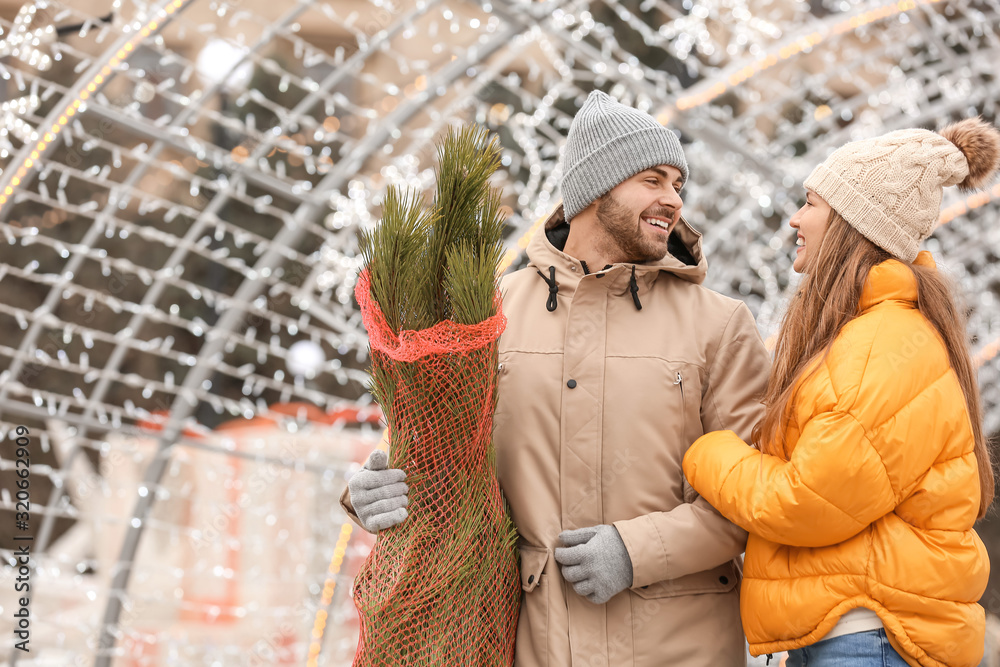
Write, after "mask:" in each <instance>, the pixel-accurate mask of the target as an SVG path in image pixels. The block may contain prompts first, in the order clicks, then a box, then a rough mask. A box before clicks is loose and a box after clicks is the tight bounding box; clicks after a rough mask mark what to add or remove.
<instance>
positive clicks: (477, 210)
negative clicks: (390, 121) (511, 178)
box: [361, 126, 504, 333]
mask: <svg viewBox="0 0 1000 667" xmlns="http://www.w3.org/2000/svg"><path fill="white" fill-rule="evenodd" d="M438 159H439V165H438V169H437V191H436V195H435V198H434V204H433V206H432V208H431V210H429V211H426V210H424V209H423V208H422V206H421V197H420V195H419V193H416V192H403V191H400V190H397V189H396V188H389V191H388V192H387V193H386V198H385V202H384V204H383V211H382V221H381V223H380V224H379V225H377V226H376V227H375V229H374V230H373V231H371V232H365V233H362V237H361V253H362V257H363V259H364V261H365V264H366V266H367V267H368V271H369V275H370V277H371V283H372V295H373V297H374V298H375V301H376V302H377V303H378V304H379V306H380V308H381V309H382V312H383V314H384V315H385V318H386V322H387V323H388V324H389V326H390V327H391V328H392V329H393V331H395V332H397V333H398V332H399V331H401V330H403V329H411V330H419V329H426V328H428V327H431V326H434V325H435V324H437V323H438V322H442V321H444V320H453V321H456V322H459V323H461V324H474V323H477V322H481V321H483V320H484V319H486V318H488V317H490V316H491V315H493V314H495V312H496V310H495V306H494V303H493V297H494V293H495V290H496V269H497V266H498V265H499V262H500V258H501V256H502V252H503V241H502V233H503V224H504V216H503V213H502V212H501V200H500V197H501V192H500V191H499V190H498V189H496V188H492V187H490V185H489V181H490V178H491V177H492V176H493V174H494V173H495V172H496V170H497V168H498V167H499V166H500V146H499V143H498V141H497V139H496V137H490V135H489V132H488V131H487V130H486V129H485V128H482V127H478V126H466V127H463V128H461V129H459V130H455V129H451V130H450V131H449V132H448V135H447V136H446V137H445V138H444V140H443V141H442V142H441V143H440V145H439V146H438Z"/></svg>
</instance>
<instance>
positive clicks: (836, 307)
mask: <svg viewBox="0 0 1000 667" xmlns="http://www.w3.org/2000/svg"><path fill="white" fill-rule="evenodd" d="M891 258H892V255H891V254H889V253H888V252H886V251H885V250H882V249H881V248H879V247H878V246H876V245H875V244H874V243H872V242H871V241H869V240H868V239H866V238H865V237H864V236H862V235H861V233H860V232H858V231H857V230H856V229H854V227H852V226H851V225H849V224H847V223H846V222H845V221H844V219H843V218H841V217H840V215H839V214H838V213H837V212H836V211H834V212H833V213H832V214H831V216H830V221H829V225H828V227H827V231H826V235H825V237H824V238H823V242H822V244H821V246H820V252H819V255H818V256H817V257H816V258H815V259H814V260H813V261H811V262H810V263H809V266H808V267H807V271H808V274H807V275H806V277H805V278H804V279H803V280H802V283H801V285H800V286H799V288H798V290H797V291H796V293H795V295H794V296H793V297H792V300H791V303H790V304H789V306H788V312H787V313H786V314H785V317H784V319H783V320H782V324H781V330H780V332H779V333H778V341H777V345H776V347H775V355H774V365H773V367H772V369H771V375H770V377H769V378H768V382H767V389H766V391H765V392H764V399H763V402H764V405H765V412H764V418H763V420H761V422H760V423H758V424H757V426H756V427H755V428H754V431H753V441H754V443H755V444H756V445H757V447H758V448H760V450H761V451H763V452H764V453H767V454H774V455H776V456H781V457H783V458H787V456H788V453H787V452H786V451H785V426H786V425H787V419H788V418H789V415H790V414H791V411H792V407H793V405H794V400H795V390H796V388H797V386H798V385H799V381H800V379H801V378H804V377H806V376H808V375H811V374H812V373H814V372H815V371H816V370H818V368H819V366H820V365H821V363H822V360H823V359H824V358H825V357H826V355H827V354H828V353H829V351H830V348H831V347H832V346H833V341H834V339H835V338H836V337H837V334H839V333H840V331H841V329H843V328H844V326H845V325H846V324H847V323H848V322H850V321H851V320H853V319H854V318H855V317H857V316H858V315H859V314H860V313H859V307H860V304H861V293H862V291H863V290H864V286H865V282H866V280H867V279H868V274H869V273H870V272H871V270H872V269H873V268H874V267H875V266H877V265H879V264H881V263H882V262H884V261H886V260H888V259H891ZM909 268H910V270H911V271H912V272H913V275H914V277H915V278H916V280H917V295H918V296H917V308H918V309H919V310H920V312H921V314H922V315H923V316H924V317H925V318H927V320H928V321H929V322H930V323H931V325H933V327H934V329H935V330H937V332H938V334H939V335H940V336H941V339H942V341H943V342H944V345H945V347H946V348H947V349H948V357H949V359H950V361H951V366H952V368H953V369H954V370H955V374H956V375H957V376H958V381H959V384H960V385H961V387H962V392H963V393H964V394H965V404H966V407H967V408H968V411H969V418H970V420H971V421H972V435H973V437H974V439H975V453H976V460H977V462H978V465H979V487H980V489H979V492H980V505H979V518H982V517H983V516H984V515H985V514H986V511H987V509H989V506H990V504H991V503H992V502H993V485H994V479H993V466H992V463H991V461H990V450H989V442H988V441H987V438H986V436H985V435H984V434H983V408H982V404H981V402H980V398H979V385H978V383H977V381H976V370H975V367H974V366H973V364H972V358H971V355H970V354H969V345H968V338H967V336H966V331H965V317H964V316H963V315H962V314H961V313H959V309H958V308H957V306H956V299H955V296H954V295H955V291H954V290H953V287H952V285H951V281H950V280H948V279H947V278H946V277H945V276H944V275H942V274H941V272H939V271H938V270H936V269H933V268H928V267H923V266H918V265H915V264H911V265H909Z"/></svg>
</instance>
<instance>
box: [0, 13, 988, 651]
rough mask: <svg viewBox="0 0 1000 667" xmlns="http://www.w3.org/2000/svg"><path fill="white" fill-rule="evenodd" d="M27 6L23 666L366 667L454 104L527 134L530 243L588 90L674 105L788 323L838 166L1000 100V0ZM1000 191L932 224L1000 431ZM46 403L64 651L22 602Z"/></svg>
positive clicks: (759, 307)
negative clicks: (392, 340) (376, 492)
mask: <svg viewBox="0 0 1000 667" xmlns="http://www.w3.org/2000/svg"><path fill="white" fill-rule="evenodd" d="M0 26H2V29H3V33H2V35H0V114H2V116H3V119H2V122H0V169H2V173H0V233H2V238H0V430H2V431H3V433H4V435H5V440H4V444H3V445H2V446H0V508H2V511H0V549H2V551H0V553H2V555H3V560H4V561H5V564H4V566H3V568H2V569H0V607H2V610H0V663H3V662H4V661H7V664H11V665H13V664H19V665H91V664H96V665H98V666H102V665H111V664H114V665H122V666H130V667H131V666H138V665H213V666H214V665H220V666H228V665H292V664H296V665H300V664H310V665H330V666H333V665H338V666H339V665H347V664H349V663H350V659H351V656H352V655H353V650H354V646H355V643H356V637H357V625H356V623H357V621H356V615H355V614H354V611H353V606H352V603H351V601H350V598H349V588H350V583H351V578H352V574H353V572H355V571H356V570H357V567H358V565H359V563H360V562H361V559H363V558H364V556H365V554H366V553H367V551H368V550H369V549H370V546H371V541H370V538H368V537H367V536H365V535H363V534H361V532H360V531H355V530H352V527H351V525H350V524H349V523H348V522H347V521H346V519H345V517H344V516H343V515H342V513H341V512H340V510H339V507H338V505H337V498H338V497H339V494H340V492H341V490H342V489H343V486H344V484H345V480H346V476H347V475H348V474H349V473H350V472H351V471H352V470H353V469H356V468H357V466H358V462H359V461H362V460H363V459H364V457H365V456H366V455H367V452H368V451H369V450H370V449H371V448H372V447H373V446H374V444H375V443H376V442H377V441H378V439H379V430H380V429H379V425H378V420H379V413H378V411H377V409H376V408H375V407H374V406H372V405H371V400H370V397H369V396H368V394H367V391H366V375H365V371H364V369H365V367H366V364H367V356H366V355H367V340H366V336H365V332H364V330H363V329H362V327H361V323H360V317H359V314H358V312H357V309H356V304H355V303H354V301H353V296H352V295H353V288H354V284H355V280H356V276H357V272H358V256H357V232H358V230H359V229H361V228H365V227H367V226H370V225H372V224H374V222H375V221H376V220H377V219H378V216H379V202H380V200H381V197H382V196H383V194H384V192H385V188H386V187H387V186H388V185H390V184H402V185H409V186H412V187H415V188H427V187H428V186H429V185H430V184H431V183H432V182H433V178H434V173H433V168H434V160H435V153H434V139H435V138H436V137H438V136H439V135H440V134H441V132H442V131H443V130H444V129H445V128H447V127H448V126H449V125H451V124H455V123H464V122H477V123H480V124H483V125H485V126H486V127H488V128H490V129H491V130H492V131H494V132H496V133H497V134H498V135H499V137H500V139H501V142H502V145H503V149H504V154H503V169H502V171H501V173H500V174H499V175H498V179H497V185H499V186H501V187H502V188H503V189H504V192H505V203H506V206H507V212H508V213H509V218H508V233H507V247H508V254H507V257H506V260H505V261H506V264H507V265H509V266H512V267H516V266H519V265H521V264H523V262H524V257H523V249H524V247H525V246H526V245H527V240H528V239H529V238H530V236H531V234H533V233H535V231H536V230H537V227H538V223H539V221H540V219H541V218H542V217H543V216H544V215H545V214H546V213H547V212H548V211H550V210H551V209H552V208H553V207H554V206H555V205H556V204H557V203H558V197H559V193H558V188H557V184H558V182H559V178H560V173H559V167H558V156H559V150H560V147H561V145H562V143H563V140H564V138H565V135H566V132H567V130H568V128H569V125H570V121H571V119H572V117H573V115H574V114H575V112H576V111H577V110H578V109H579V107H580V105H581V104H582V102H583V100H584V99H585V98H586V95H587V93H588V92H589V91H590V90H592V89H595V88H599V89H602V90H605V91H607V92H609V93H611V94H612V95H614V96H616V97H618V98H619V99H621V100H622V101H625V102H628V103H630V104H634V105H636V106H638V107H639V108H641V109H644V110H647V111H649V112H650V113H652V114H653V115H654V116H656V117H657V118H658V119H660V120H661V122H663V123H665V124H667V125H669V126H670V127H672V128H674V129H675V130H677V131H678V133H679V134H680V136H681V140H682V142H683V143H684V145H685V148H686V150H687V154H688V158H689V160H690V163H691V174H692V176H691V181H690V183H689V185H688V186H687V187H686V188H685V191H684V199H685V211H686V215H687V217H688V218H689V219H690V220H691V221H692V223H693V224H694V225H695V226H696V227H698V228H700V229H701V230H702V231H703V232H704V233H705V239H706V241H705V243H706V250H707V253H708V256H709V266H710V269H709V279H708V282H709V285H710V286H711V287H713V288H715V289H717V290H719V291H721V292H724V293H726V294H729V295H732V296H735V297H738V298H740V299H743V300H744V301H745V302H746V303H747V304H748V305H749V306H750V308H751V310H752V311H753V312H754V314H755V315H756V316H757V317H758V322H759V326H760V329H761V332H762V334H763V335H764V336H765V338H769V337H770V336H772V335H773V333H774V332H775V330H776V328H777V324H778V318H779V317H780V315H781V312H782V308H783V304H784V302H785V298H786V296H787V294H788V293H789V289H790V287H793V286H794V284H793V283H794V276H793V274H792V273H791V271H790V267H791V262H792V258H793V251H794V234H793V233H791V230H790V229H789V228H788V227H787V221H788V218H789V217H790V215H791V213H792V212H793V211H794V210H795V209H796V208H798V206H799V205H800V203H801V201H802V198H803V191H802V188H801V182H802V179H803V178H804V177H805V176H806V175H807V174H808V173H809V171H810V170H811V169H812V167H813V166H814V165H815V164H816V163H818V162H819V161H821V160H822V159H823V158H824V157H825V156H826V155H827V154H828V153H829V151H831V150H832V149H834V148H835V147H837V146H839V145H841V144H842V143H844V142H846V141H849V140H853V139H858V138H862V137H867V136H872V135H876V134H880V133H883V132H886V131H889V130H893V129H897V128H901V127H909V126H922V127H928V128H936V127H939V126H940V125H942V124H944V123H946V122H947V121H949V120H954V119H958V118H961V117H964V116H968V115H975V114H982V115H983V116H984V117H985V118H987V119H988V120H991V121H994V122H996V121H997V117H996V113H997V111H996V110H997V102H998V99H1000V78H998V75H997V71H998V70H997V65H996V63H997V62H998V58H1000V2H997V0H990V1H979V0H938V1H935V0H899V1H897V2H884V1H873V2H863V1H857V0H801V1H799V0H699V1H696V0H553V1H549V2H536V3H528V2H519V1H516V0H487V1H485V2H474V1H471V0H419V1H417V2H414V1H413V0H315V1H313V0H279V1H271V2H267V1H265V0H232V1H225V0H156V1H149V2H146V1H145V0H66V1H65V2H63V3H60V2H55V1H52V0H27V2H24V1H23V0H0ZM998 202H1000V186H995V187H993V188H992V189H991V190H989V191H987V192H984V193H979V194H975V195H972V196H960V195H959V194H958V193H957V192H949V193H947V199H946V201H945V204H944V210H943V213H942V216H941V220H940V226H939V228H938V229H937V231H936V232H935V234H934V236H933V237H932V238H931V239H930V240H929V241H928V243H927V247H928V248H929V249H930V250H932V251H933V252H934V254H935V256H936V258H937V259H938V261H939V263H940V265H942V267H943V268H944V269H946V270H947V271H949V272H950V273H951V274H952V275H954V276H955V277H956V278H957V280H958V281H959V284H960V285H961V288H962V290H963V292H964V296H965V298H966V300H967V306H968V312H969V318H970V319H969V333H970V335H971V336H972V341H973V350H974V353H975V359H976V363H977V365H978V366H979V373H980V382H981V386H982V389H983V396H984V401H985V404H986V414H987V427H988V429H989V430H990V432H992V433H994V434H997V433H998V432H1000V382H998V372H1000V361H998V360H997V359H996V355H997V352H998V351H1000V264H998V262H997V254H998V253H1000V224H998V213H1000V204H998ZM18 425H24V426H26V427H27V428H29V429H30V432H31V436H30V437H31V442H32V444H31V468H30V470H31V478H30V479H31V487H30V489H31V502H32V516H31V527H30V533H31V534H32V535H34V541H33V546H32V553H33V558H34V559H33V562H32V580H31V584H32V602H31V609H32V612H33V614H34V617H33V622H32V643H31V649H32V652H31V653H30V654H22V653H20V652H19V651H16V650H14V649H13V647H12V644H13V634H12V631H11V630H12V628H11V618H12V613H13V611H14V605H15V604H16V601H15V598H14V587H13V577H14V576H15V574H14V569H13V567H12V566H11V565H10V559H11V550H12V549H13V548H14V545H15V541H14V540H13V537H14V536H15V533H18V530H17V529H16V528H15V522H14V514H13V510H14V509H15V502H16V499H15V494H14V489H15V486H14V480H15V479H16V477H15V476H14V470H15V464H14V462H13V461H12V458H13V449H14V448H13V437H14V436H13V434H12V429H13V428H15V427H16V426H18ZM981 532H982V534H983V536H984V539H985V540H986V541H987V544H988V546H989V547H990V549H991V553H992V554H994V555H1000V531H998V529H997V525H996V523H995V522H991V521H990V520H987V521H986V522H984V523H983V525H982V526H981ZM994 582H996V578H994V580H993V582H991V588H990V590H989V591H988V593H987V595H986V596H985V598H984V599H983V604H984V606H985V607H986V609H987V610H988V612H990V613H991V614H1000V585H997V584H996V583H994ZM992 627H993V625H992V621H991V628H992ZM991 632H992V631H991ZM988 660H991V661H992V662H988V663H987V664H991V665H995V664H998V660H997V659H996V657H993V658H988Z"/></svg>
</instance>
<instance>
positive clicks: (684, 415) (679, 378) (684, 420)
mask: <svg viewBox="0 0 1000 667" xmlns="http://www.w3.org/2000/svg"><path fill="white" fill-rule="evenodd" d="M674 384H675V385H677V386H678V387H680V390H681V433H682V434H686V433H687V405H686V404H685V403H684V377H683V376H682V375H681V372H680V371H677V379H676V380H674Z"/></svg>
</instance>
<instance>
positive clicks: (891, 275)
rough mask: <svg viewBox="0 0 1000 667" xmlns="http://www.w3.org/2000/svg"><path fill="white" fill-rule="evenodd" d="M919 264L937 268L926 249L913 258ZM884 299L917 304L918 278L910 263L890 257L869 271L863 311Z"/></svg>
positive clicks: (863, 294)
mask: <svg viewBox="0 0 1000 667" xmlns="http://www.w3.org/2000/svg"><path fill="white" fill-rule="evenodd" d="M913 263H914V264H916V265H917V266H925V267H927V268H931V269H933V268H936V267H937V264H935V262H934V258H933V257H931V254H930V253H929V252H927V251H926V250H924V251H922V252H920V254H918V255H917V258H916V259H915V260H913ZM884 301H903V302H906V303H910V304H912V305H913V306H916V304H917V278H916V276H914V275H913V271H911V270H910V267H909V265H908V264H904V263H903V262H901V261H899V260H898V259H890V260H887V261H885V262H882V263H881V264H879V265H878V266H876V267H874V268H873V269H872V270H871V271H870V272H869V273H868V280H866V281H865V287H864V289H863V290H862V291H861V312H864V311H866V310H868V309H869V308H872V307H874V306H877V305H878V304H880V303H882V302H884Z"/></svg>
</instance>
